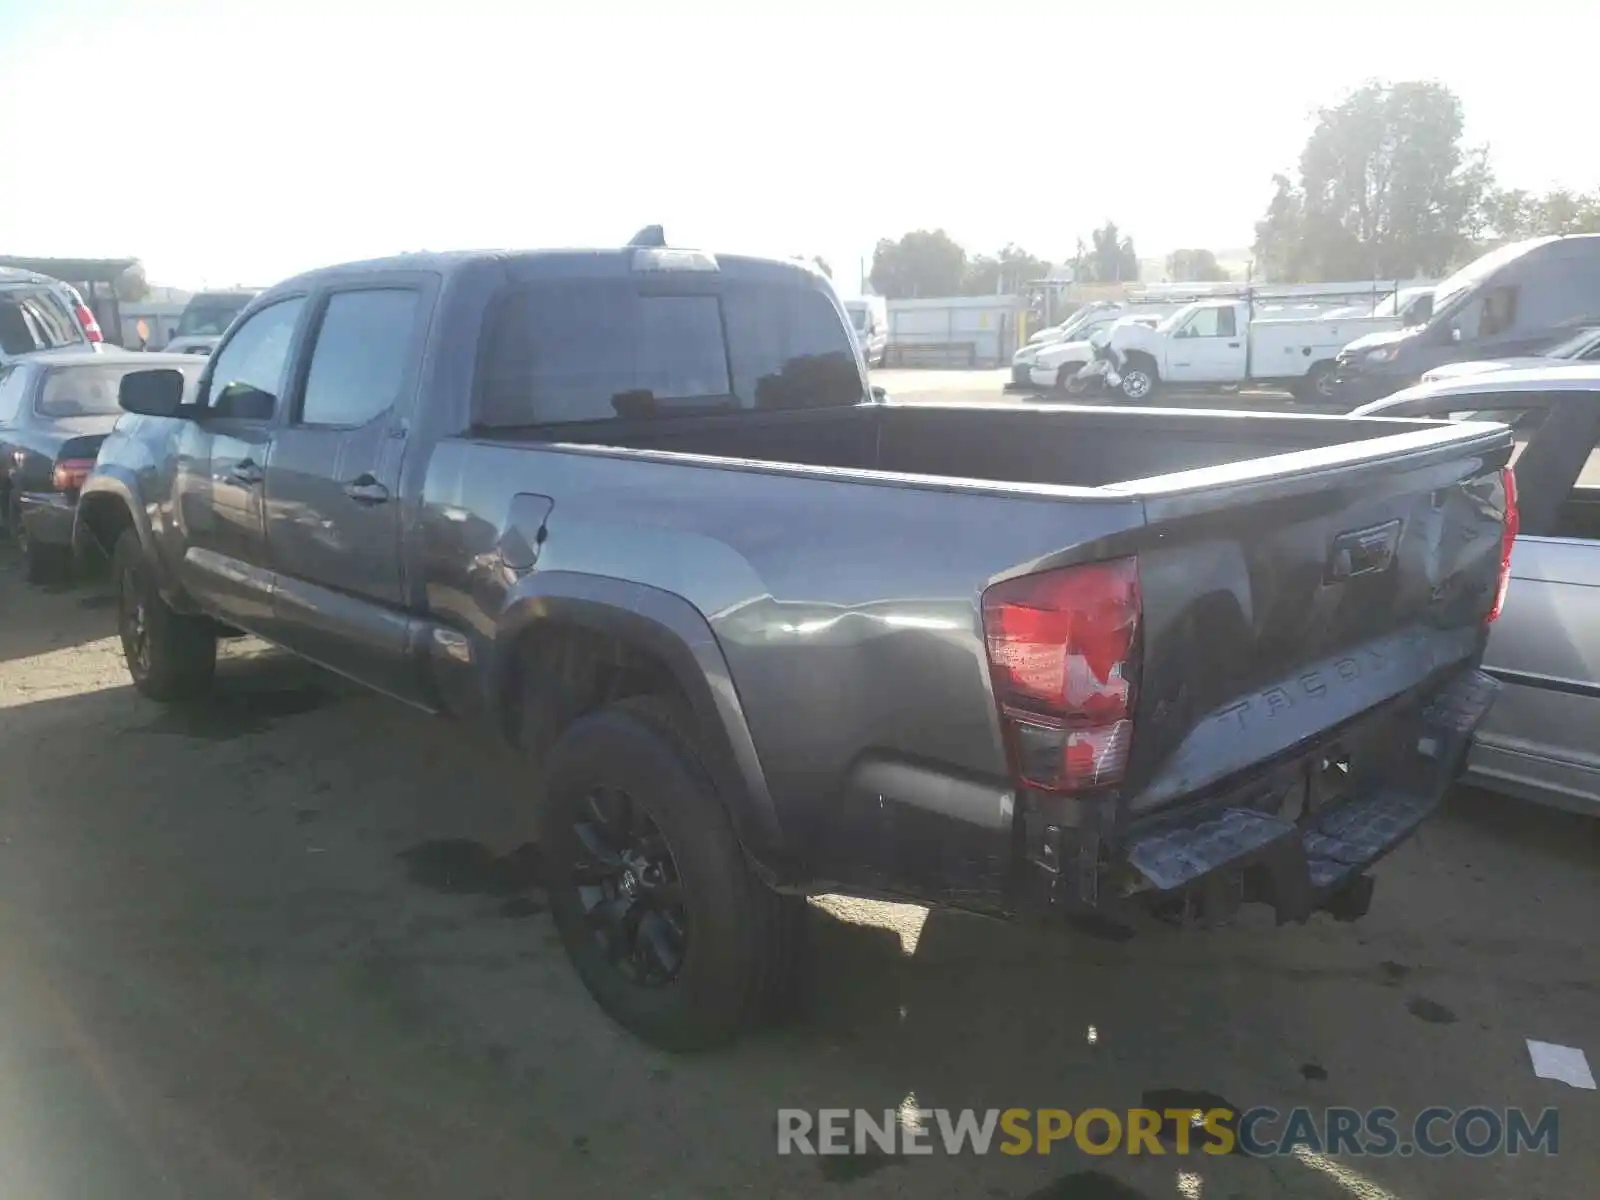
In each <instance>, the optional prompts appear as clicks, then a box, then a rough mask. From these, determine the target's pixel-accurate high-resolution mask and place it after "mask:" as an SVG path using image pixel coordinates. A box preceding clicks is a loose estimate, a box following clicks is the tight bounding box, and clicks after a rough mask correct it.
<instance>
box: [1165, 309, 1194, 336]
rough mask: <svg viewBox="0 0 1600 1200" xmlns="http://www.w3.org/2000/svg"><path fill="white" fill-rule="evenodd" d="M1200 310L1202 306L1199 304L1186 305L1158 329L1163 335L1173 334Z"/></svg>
mask: <svg viewBox="0 0 1600 1200" xmlns="http://www.w3.org/2000/svg"><path fill="white" fill-rule="evenodd" d="M1199 309H1200V306H1199V305H1198V304H1185V305H1184V306H1183V307H1182V308H1180V309H1179V310H1178V311H1177V312H1175V313H1173V314H1172V315H1171V316H1169V317H1167V318H1166V319H1165V320H1164V321H1162V322H1161V324H1159V325H1157V326H1156V328H1157V329H1158V330H1160V331H1161V332H1162V333H1171V332H1172V331H1173V330H1174V329H1176V328H1177V327H1178V326H1179V325H1182V324H1183V323H1184V322H1185V321H1187V320H1188V319H1189V318H1190V316H1192V315H1193V314H1194V313H1196V312H1198V311H1199Z"/></svg>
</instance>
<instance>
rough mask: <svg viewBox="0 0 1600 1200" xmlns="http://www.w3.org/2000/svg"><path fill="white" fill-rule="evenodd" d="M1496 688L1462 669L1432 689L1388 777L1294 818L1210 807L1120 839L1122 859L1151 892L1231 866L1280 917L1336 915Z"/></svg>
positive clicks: (1452, 762) (1450, 773) (1405, 826)
mask: <svg viewBox="0 0 1600 1200" xmlns="http://www.w3.org/2000/svg"><path fill="white" fill-rule="evenodd" d="M1499 687H1500V685H1499V684H1498V683H1497V682H1496V681H1495V680H1494V679H1492V678H1490V677H1489V676H1488V675H1485V674H1484V673H1483V672H1481V671H1468V672H1464V673H1463V674H1462V675H1460V676H1458V677H1457V678H1456V679H1455V680H1453V681H1452V682H1451V683H1450V684H1449V685H1447V686H1446V687H1444V688H1443V689H1441V690H1440V691H1439V692H1438V693H1437V694H1435V695H1434V696H1433V697H1432V698H1431V699H1430V701H1429V702H1428V704H1427V705H1426V706H1425V707H1424V708H1423V710H1422V712H1421V713H1420V714H1419V715H1418V718H1417V725H1416V726H1415V728H1417V730H1418V736H1417V740H1416V743H1415V747H1414V751H1413V752H1412V753H1411V754H1409V755H1408V758H1409V762H1407V763H1405V764H1404V766H1405V770H1404V771H1403V775H1404V779H1403V780H1401V779H1396V780H1394V781H1393V783H1394V784H1395V785H1397V786H1381V785H1380V786H1378V787H1376V788H1375V789H1373V790H1370V791H1365V792H1362V793H1360V794H1357V795H1353V796H1350V797H1348V798H1345V799H1343V800H1340V801H1338V802H1336V803H1334V804H1331V805H1329V806H1328V807H1327V808H1325V809H1322V810H1320V811H1317V812H1314V813H1310V814H1307V815H1305V816H1303V817H1302V818H1301V819H1300V820H1298V821H1294V820H1290V819H1288V818H1287V817H1283V816H1279V815H1277V814H1275V813H1267V812H1262V811H1259V810H1257V809H1249V808H1222V809H1212V810H1210V811H1208V812H1206V813H1205V814H1204V815H1203V816H1200V817H1198V818H1197V819H1195V820H1193V821H1190V822H1186V823H1183V824H1179V825H1176V826H1170V825H1169V826H1167V827H1165V828H1162V829H1160V830H1159V831H1153V832H1151V833H1149V834H1147V835H1145V836H1143V837H1140V838H1137V839H1135V840H1134V841H1132V842H1130V843H1129V844H1128V846H1127V850H1126V857H1127V861H1128V864H1129V865H1130V866H1132V867H1133V868H1134V870H1136V871H1137V872H1138V873H1139V874H1140V875H1141V876H1143V877H1144V880H1145V881H1146V882H1147V883H1148V884H1149V885H1150V887H1151V888H1153V889H1154V890H1155V892H1157V893H1169V894H1170V893H1174V892H1178V891H1181V890H1183V889H1187V888H1191V887H1193V886H1194V885H1196V884H1199V883H1201V881H1203V880H1206V879H1207V877H1208V876H1213V875H1214V874H1215V873H1217V872H1224V871H1226V872H1233V871H1237V872H1240V873H1242V874H1243V875H1244V878H1245V880H1246V889H1245V890H1246V894H1247V898H1250V899H1255V900H1261V901H1264V902H1266V903H1268V904H1270V905H1272V907H1273V908H1274V909H1275V910H1276V911H1277V916H1278V920H1279V921H1280V922H1283V921H1303V920H1305V919H1306V918H1307V917H1309V916H1310V915H1311V913H1312V912H1313V911H1315V910H1316V909H1318V908H1330V909H1332V910H1334V911H1335V912H1336V914H1337V913H1339V912H1340V911H1341V908H1348V907H1349V905H1341V903H1340V900H1341V898H1343V893H1345V892H1347V891H1349V890H1350V889H1352V888H1354V889H1356V890H1358V891H1361V892H1362V893H1363V895H1366V894H1367V893H1369V892H1370V887H1363V886H1362V885H1361V882H1360V877H1361V873H1362V872H1363V871H1365V870H1366V868H1367V867H1369V866H1371V865H1372V864H1373V863H1374V862H1376V861H1377V860H1378V859H1380V858H1382V857H1383V856H1384V855H1385V854H1387V853H1388V852H1389V851H1391V850H1393V849H1394V848H1395V847H1396V846H1397V845H1399V844H1400V843H1401V842H1402V841H1404V840H1405V839H1406V838H1407V837H1408V836H1409V835H1410V834H1411V833H1412V832H1413V831H1414V830H1415V829H1416V828H1417V826H1418V825H1420V824H1421V823H1422V821H1423V819H1424V818H1426V817H1427V816H1428V814H1429V813H1431V812H1433V811H1434V809H1436V808H1437V807H1438V806H1439V805H1440V804H1441V803H1442V802H1443V799H1444V795H1445V791H1446V790H1447V789H1448V788H1449V786H1450V784H1451V783H1452V782H1454V780H1455V778H1456V776H1457V775H1458V774H1459V773H1460V771H1461V767H1462V764H1463V762H1464V761H1465V757H1466V752H1467V749H1468V746H1469V745H1470V744H1471V739H1472V731H1473V730H1474V729H1475V728H1476V727H1477V724H1478V722H1479V721H1480V720H1481V719H1482V718H1483V715H1484V714H1485V713H1486V712H1488V710H1489V706H1490V705H1491V704H1492V703H1493V702H1494V697H1495V695H1496V693H1497V692H1498V691H1499ZM1385 782H1386V783H1388V782H1389V781H1385ZM1368 883H1370V881H1368ZM1359 907H1360V908H1361V909H1362V910H1363V911H1364V908H1365V905H1364V904H1362V905H1360V906H1359ZM1357 915H1359V913H1358V914H1357Z"/></svg>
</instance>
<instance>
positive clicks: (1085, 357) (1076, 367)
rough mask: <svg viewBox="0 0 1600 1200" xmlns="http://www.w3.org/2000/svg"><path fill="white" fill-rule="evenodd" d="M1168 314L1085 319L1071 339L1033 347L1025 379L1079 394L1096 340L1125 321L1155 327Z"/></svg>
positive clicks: (1014, 372)
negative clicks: (1080, 374)
mask: <svg viewBox="0 0 1600 1200" xmlns="http://www.w3.org/2000/svg"><path fill="white" fill-rule="evenodd" d="M1165 317H1166V314H1155V313H1151V314H1145V313H1140V314H1138V315H1137V316H1134V315H1130V314H1128V313H1125V312H1112V313H1106V314H1104V315H1103V316H1101V317H1100V318H1099V319H1096V320H1090V321H1087V322H1085V323H1084V324H1083V325H1082V326H1081V327H1080V328H1079V329H1078V330H1077V332H1076V333H1074V334H1073V335H1072V338H1071V339H1070V340H1068V341H1064V342H1050V343H1047V344H1046V345H1043V346H1038V347H1034V348H1033V349H1034V351H1035V353H1034V354H1033V356H1032V358H1031V359H1030V360H1029V361H1028V363H1027V370H1026V379H1027V382H1028V383H1029V384H1030V385H1032V386H1033V387H1034V388H1040V389H1043V388H1054V389H1056V390H1057V391H1062V392H1067V393H1071V394H1077V393H1079V392H1081V391H1083V390H1084V381H1083V380H1082V379H1081V378H1079V374H1078V373H1079V372H1080V371H1082V370H1083V368H1084V366H1085V365H1087V364H1088V363H1089V362H1090V361H1091V360H1092V359H1093V358H1094V341H1095V340H1096V339H1104V338H1107V337H1109V336H1110V335H1111V331H1112V330H1113V329H1114V328H1116V327H1117V326H1118V325H1121V324H1123V323H1124V322H1134V323H1137V324H1140V325H1144V326H1145V327H1146V328H1150V329H1154V328H1155V327H1156V326H1157V325H1159V324H1161V322H1162V321H1163V320H1164V319H1165ZM1017 374H1018V371H1017V368H1016V364H1013V366H1012V378H1013V379H1015V378H1016V376H1017Z"/></svg>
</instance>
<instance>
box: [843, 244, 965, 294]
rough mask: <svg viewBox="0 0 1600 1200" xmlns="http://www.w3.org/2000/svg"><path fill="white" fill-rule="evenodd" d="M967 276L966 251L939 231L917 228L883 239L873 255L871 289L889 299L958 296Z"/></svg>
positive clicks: (869, 276) (870, 277)
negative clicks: (902, 234)
mask: <svg viewBox="0 0 1600 1200" xmlns="http://www.w3.org/2000/svg"><path fill="white" fill-rule="evenodd" d="M966 275H967V252H966V251H965V250H963V249H962V248H961V247H960V246H958V245H956V243H955V241H954V240H953V239H952V238H951V237H950V235H949V234H947V233H946V232H945V231H944V230H942V229H935V230H932V231H929V230H926V229H916V230H913V231H912V232H910V233H908V234H906V235H905V236H904V237H902V238H900V239H899V240H898V241H896V240H894V239H892V238H884V239H883V240H881V241H880V242H879V243H878V246H877V249H876V250H874V251H873V252H872V271H871V273H870V274H869V275H868V279H869V280H870V281H871V283H872V290H873V292H875V293H876V294H877V295H879V296H887V297H888V298H889V299H891V300H904V299H910V298H914V297H918V296H922V297H931V296H959V295H961V292H962V284H963V282H964V281H965V279H966Z"/></svg>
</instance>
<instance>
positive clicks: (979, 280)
mask: <svg viewBox="0 0 1600 1200" xmlns="http://www.w3.org/2000/svg"><path fill="white" fill-rule="evenodd" d="M1049 270H1050V264H1049V263H1047V262H1045V261H1044V260H1043V259H1042V258H1036V257H1035V256H1034V255H1032V254H1030V253H1028V251H1026V250H1024V249H1023V248H1022V247H1021V246H1018V245H1015V244H1013V243H1007V244H1006V245H1005V246H1004V247H1003V248H1002V249H1001V251H1000V253H999V254H997V255H989V254H979V255H977V256H976V257H974V258H972V259H971V260H969V261H968V263H967V274H966V277H965V279H963V280H962V284H961V292H962V294H963V295H966V296H1015V295H1020V294H1021V292H1022V287H1023V285H1024V284H1025V283H1028V282H1029V281H1030V280H1034V279H1043V278H1044V276H1045V275H1046V273H1047V272H1048V271H1049Z"/></svg>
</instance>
